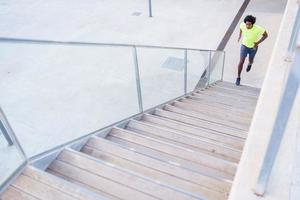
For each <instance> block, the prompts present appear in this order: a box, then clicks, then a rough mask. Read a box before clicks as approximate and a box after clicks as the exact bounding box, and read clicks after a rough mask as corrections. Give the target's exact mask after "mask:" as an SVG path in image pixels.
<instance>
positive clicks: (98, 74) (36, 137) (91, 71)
mask: <svg viewBox="0 0 300 200" xmlns="http://www.w3.org/2000/svg"><path fill="white" fill-rule="evenodd" d="M0 48H1V54H0V77H1V78H0V90H1V93H0V104H1V106H2V107H3V109H4V110H5V114H6V115H7V117H8V120H9V121H10V123H11V125H12V127H13V129H14V130H15V133H16V135H17V137H18V138H19V139H20V141H21V144H22V146H23V147H24V150H25V152H26V154H27V155H28V157H31V156H33V155H36V154H38V153H41V152H44V151H46V150H49V149H51V148H53V147H56V146H58V145H60V144H63V143H66V142H68V141H70V140H73V139H75V138H78V137H81V136H83V135H86V134H88V133H90V132H93V131H95V130H98V129H100V128H103V127H105V126H108V125H110V124H113V123H115V122H117V121H120V120H123V119H125V118H128V117H129V116H132V115H134V114H137V113H139V106H138V99H137V89H136V77H135V65H134V61H133V53H132V49H133V48H132V47H119V46H98V45H69V44H61V45H58V44H39V43H17V42H14V43H10V42H1V43H0Z"/></svg>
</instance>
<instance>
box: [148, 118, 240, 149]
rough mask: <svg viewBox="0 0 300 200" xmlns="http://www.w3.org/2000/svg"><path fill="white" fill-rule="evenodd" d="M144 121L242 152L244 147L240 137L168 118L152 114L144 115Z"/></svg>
mask: <svg viewBox="0 0 300 200" xmlns="http://www.w3.org/2000/svg"><path fill="white" fill-rule="evenodd" d="M142 119H143V120H144V121H148V122H152V123H155V124H159V125H161V126H163V127H168V128H170V129H174V130H178V131H183V132H185V133H189V134H191V135H194V136H199V137H203V138H206V139H210V140H212V141H216V142H218V143H222V144H225V145H227V146H229V147H232V148H236V149H239V150H241V149H242V148H243V146H244V140H242V139H240V138H238V137H234V136H230V135H224V134H222V133H219V132H216V131H212V130H209V129H205V128H201V127H195V126H193V125H188V124H185V123H182V122H179V121H174V120H170V119H166V118H162V117H159V116H154V115H150V114H144V115H143V118H142Z"/></svg>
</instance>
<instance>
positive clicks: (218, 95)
mask: <svg viewBox="0 0 300 200" xmlns="http://www.w3.org/2000/svg"><path fill="white" fill-rule="evenodd" d="M194 94H199V95H208V96H212V97H215V98H221V99H229V100H233V101H234V100H235V101H236V103H239V102H241V103H248V104H250V105H255V104H256V102H257V100H256V99H250V98H245V97H241V96H233V95H229V94H225V93H222V92H215V91H209V90H201V91H196V92H194Z"/></svg>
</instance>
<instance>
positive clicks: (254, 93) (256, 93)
mask: <svg viewBox="0 0 300 200" xmlns="http://www.w3.org/2000/svg"><path fill="white" fill-rule="evenodd" d="M213 88H214V89H218V90H221V91H222V90H224V91H230V92H236V93H239V94H241V95H243V96H253V97H255V98H258V97H259V92H253V91H252V90H246V89H243V90H239V89H236V88H229V87H223V86H221V85H219V84H216V85H215V86H213Z"/></svg>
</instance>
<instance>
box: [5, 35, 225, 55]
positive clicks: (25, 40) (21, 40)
mask: <svg viewBox="0 0 300 200" xmlns="http://www.w3.org/2000/svg"><path fill="white" fill-rule="evenodd" d="M0 42H9V43H26V44H45V45H49V44H51V45H74V46H112V47H136V48H153V49H171V50H190V51H207V52H224V51H221V50H211V49H195V48H184V47H166V46H155V45H139V44H123V43H101V42H83V41H59V40H40V39H28V38H8V37H0Z"/></svg>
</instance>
